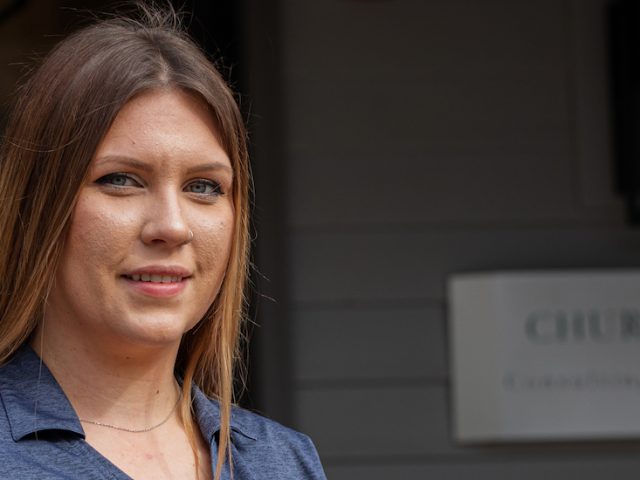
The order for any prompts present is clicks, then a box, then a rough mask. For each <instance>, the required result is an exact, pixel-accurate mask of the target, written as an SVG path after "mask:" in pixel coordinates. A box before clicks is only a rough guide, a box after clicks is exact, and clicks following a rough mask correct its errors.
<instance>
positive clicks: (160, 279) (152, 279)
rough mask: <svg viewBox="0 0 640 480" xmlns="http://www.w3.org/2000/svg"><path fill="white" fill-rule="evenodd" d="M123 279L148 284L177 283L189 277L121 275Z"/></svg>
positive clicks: (146, 274)
mask: <svg viewBox="0 0 640 480" xmlns="http://www.w3.org/2000/svg"><path fill="white" fill-rule="evenodd" d="M122 276H123V277H124V278H126V279H128V280H131V281H133V282H149V283H179V282H182V281H184V280H185V279H187V278H189V277H183V276H175V275H155V274H154V275H151V274H148V273H143V274H137V273H135V274H132V275H122Z"/></svg>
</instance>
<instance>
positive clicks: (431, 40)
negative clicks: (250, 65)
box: [283, 0, 622, 226]
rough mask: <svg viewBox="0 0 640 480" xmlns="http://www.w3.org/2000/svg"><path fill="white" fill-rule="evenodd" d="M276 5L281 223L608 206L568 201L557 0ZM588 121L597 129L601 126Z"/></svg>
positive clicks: (571, 149) (574, 175) (480, 217)
mask: <svg viewBox="0 0 640 480" xmlns="http://www.w3.org/2000/svg"><path fill="white" fill-rule="evenodd" d="M283 11H284V12H285V18H284V23H283V35H284V42H283V44H284V45H285V46H286V47H285V61H284V82H285V85H286V88H285V89H284V90H283V91H284V93H285V95H286V97H287V98H286V104H287V105H288V109H287V112H286V118H287V125H286V131H287V137H288V138H287V146H288V147H287V148H288V158H289V165H290V171H289V174H288V177H289V179H290V185H289V189H288V195H289V198H290V205H291V221H292V223H293V224H294V225H297V226H312V225H326V224H336V223H337V224H355V225H357V224H370V223H376V224H389V223H391V224H402V223H406V222H438V221H474V222H482V221H489V222H495V221H517V222H526V221H535V220H541V219H547V220H556V221H558V220H565V221H574V222H575V221H587V220H591V221H597V222H615V221H617V222H618V223H619V222H620V221H621V213H619V214H618V215H617V216H612V215H611V213H610V212H609V213H607V211H602V209H596V210H593V209H588V208H581V207H583V205H582V204H581V201H580V194H579V192H578V188H579V185H578V182H579V179H578V172H577V171H576V155H577V147H576V139H575V125H574V121H575V119H574V117H573V116H572V112H570V110H569V106H570V105H572V104H573V102H574V99H573V96H574V94H575V92H574V90H573V89H572V88H573V87H575V85H574V84H575V83H576V82H577V81H578V79H574V78H573V77H572V75H574V74H575V68H574V65H573V63H572V58H571V56H570V55H568V52H567V49H569V48H570V47H571V45H572V44H571V42H569V38H568V35H569V34H568V33H567V30H568V25H569V23H570V20H569V18H568V16H567V13H568V12H569V9H568V8H566V5H563V2H557V1H542V2H538V3H536V4H534V3H533V2H512V1H508V0H502V1H492V2H473V1H469V0H465V1H462V0H454V1H436V2H421V1H410V2H343V1H327V2H286V4H285V8H284V10H283ZM478 18H485V19H487V21H486V22H484V21H478ZM326 25H331V26H332V34H331V35H329V36H327V35H326ZM399 25H402V27H401V28H398V26H399ZM385 31H388V34H385V33H384V32H385ZM319 38H322V41H318V39H319ZM418 52H419V53H418ZM310 57H311V58H314V59H315V61H313V62H309V61H308V60H307V59H308V58H310ZM600 113H601V112H600V111H597V112H595V113H594V114H593V115H590V116H588V118H587V120H589V119H590V118H591V117H598V116H601V115H599V114H600ZM599 132H602V133H599ZM588 134H589V135H590V139H591V140H592V141H598V142H599V144H606V142H607V141H608V140H609V137H608V131H607V130H596V129H594V128H590V129H589V130H588ZM594 135H595V136H596V137H594ZM598 135H600V137H602V138H600V137H598ZM589 152H590V151H589V150H586V151H584V152H583V153H585V154H586V155H588V154H589ZM609 160H610V159H609V158H608V157H599V161H600V163H601V164H602V163H604V162H608V161H609ZM601 164H598V165H596V166H595V167H593V168H591V170H596V171H598V170H603V169H606V166H604V167H603V165H601ZM586 178H587V179H590V178H592V177H589V176H587V177H586ZM603 188H610V184H607V185H606V187H603ZM443 199H446V201H443ZM609 210H611V209H609ZM618 210H619V211H620V212H622V209H621V208H619V209H618Z"/></svg>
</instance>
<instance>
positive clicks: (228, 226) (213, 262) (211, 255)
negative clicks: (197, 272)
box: [194, 218, 233, 301]
mask: <svg viewBox="0 0 640 480" xmlns="http://www.w3.org/2000/svg"><path fill="white" fill-rule="evenodd" d="M232 220H233V219H232V218H229V219H228V220H227V219H225V220H218V221H215V222H211V223H209V224H208V225H207V226H206V228H200V229H198V232H197V233H196V234H197V235H201V236H202V237H201V238H200V241H199V242H194V243H197V245H198V248H199V252H198V258H199V263H200V267H201V269H202V272H203V274H204V275H205V277H206V278H207V280H208V282H207V283H208V284H209V288H211V289H212V290H213V292H212V296H213V297H215V294H217V291H218V289H219V287H220V284H221V283H222V280H223V278H224V274H225V272H226V270H227V264H228V262H229V254H230V251H231V242H232V241H233V222H232ZM212 301H213V298H212Z"/></svg>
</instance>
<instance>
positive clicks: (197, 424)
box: [0, 8, 324, 479]
mask: <svg viewBox="0 0 640 480" xmlns="http://www.w3.org/2000/svg"><path fill="white" fill-rule="evenodd" d="M142 10H143V16H144V20H142V21H134V20H132V19H128V18H114V19H110V20H107V21H103V22H100V23H97V24H95V25H93V26H90V27H87V28H85V29H83V30H81V31H80V32H78V33H76V34H75V35H73V36H71V37H69V38H68V39H66V40H64V41H63V42H62V43H60V44H59V45H58V46H57V47H56V48H55V49H54V51H53V52H52V53H51V54H50V55H49V56H48V57H47V58H46V59H45V60H44V62H43V63H42V65H41V66H40V67H39V69H38V70H36V72H35V73H34V74H33V76H32V77H31V78H30V80H29V81H28V82H27V83H26V84H25V85H24V87H23V88H22V90H21V91H20V92H19V96H18V99H17V101H16V106H15V109H14V111H13V114H12V116H11V118H10V121H9V125H8V128H7V132H6V136H5V138H4V141H3V149H2V152H1V155H0V198H1V199H2V202H3V206H2V209H0V273H1V274H2V278H3V280H2V283H0V332H2V335H1V338H0V364H2V365H3V366H2V367H0V398H1V399H2V406H0V477H1V478H39V479H49V478H52V479H53V478H83V479H85V478H96V479H97V478H114V479H123V478H135V479H161V478H180V479H192V478H193V479H195V478H197V479H209V478H215V479H221V478H225V479H226V478H231V477H233V478H235V479H259V478H265V479H267V478H268V479H276V478H277V479H284V478H292V479H293V478H295V479H304V478H314V479H315V478H324V474H323V472H322V467H321V466H320V463H319V460H318V457H317V453H316V452H315V449H314V447H313V445H312V443H311V442H310V440H309V439H308V438H307V437H306V436H304V435H301V434H298V433H296V432H293V431H291V430H288V429H286V428H284V427H282V426H280V425H278V424H275V423H274V422H270V421H268V420H266V419H263V418H261V417H259V416H257V415H254V414H251V413H249V412H246V411H244V410H241V409H239V408H236V407H232V406H231V403H232V390H233V378H234V369H235V363H236V360H237V358H238V341H239V336H240V333H241V320H242V311H243V306H244V298H243V289H244V286H245V282H246V276H247V268H248V260H247V256H248V247H249V239H248V189H249V173H248V160H247V149H246V143H245V141H246V135H245V130H244V126H243V123H242V119H241V115H240V113H239V111H238V108H237V106H236V104H235V102H234V100H233V96H232V93H231V92H230V91H229V89H228V88H227V86H226V85H225V83H224V81H223V80H222V79H221V77H220V75H219V74H218V72H217V71H216V70H215V68H214V67H213V66H212V65H211V64H210V63H209V62H208V61H207V60H206V58H205V57H204V56H203V55H202V54H201V52H200V51H199V50H198V49H197V48H196V47H195V46H194V45H193V43H192V42H191V41H190V40H189V39H188V38H186V36H185V35H184V34H183V33H181V32H180V30H179V28H178V26H177V22H176V20H175V15H174V14H172V13H169V14H164V13H162V12H158V11H154V10H150V9H144V8H143V9H142Z"/></svg>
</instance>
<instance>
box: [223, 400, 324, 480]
mask: <svg viewBox="0 0 640 480" xmlns="http://www.w3.org/2000/svg"><path fill="white" fill-rule="evenodd" d="M231 415H232V419H231V428H232V430H233V434H234V435H233V436H234V440H235V439H237V437H238V434H239V435H241V436H243V437H245V438H246V439H247V440H246V441H241V442H240V443H241V444H243V445H244V446H245V447H248V449H249V450H251V451H252V455H250V456H248V457H245V458H244V459H243V461H245V462H247V463H250V464H253V466H254V467H255V468H259V469H260V470H262V471H264V469H265V468H266V469H271V468H274V469H276V470H274V471H273V472H271V474H272V475H280V477H277V476H276V477H271V478H304V479H325V478H326V477H325V475H324V471H323V469H322V465H321V463H320V458H319V456H318V452H317V451H316V448H315V446H314V444H313V442H312V441H311V439H310V438H309V437H308V436H307V435H305V434H303V433H300V432H297V431H295V430H293V429H291V428H288V427H285V426H284V425H281V424H280V423H278V422H275V421H273V420H270V419H268V418H265V417H263V416H262V415H258V414H256V413H253V412H250V411H248V410H245V409H243V408H240V407H233V409H232V414H231ZM234 443H237V442H235V441H234ZM296 475H298V476H297V477H296Z"/></svg>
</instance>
